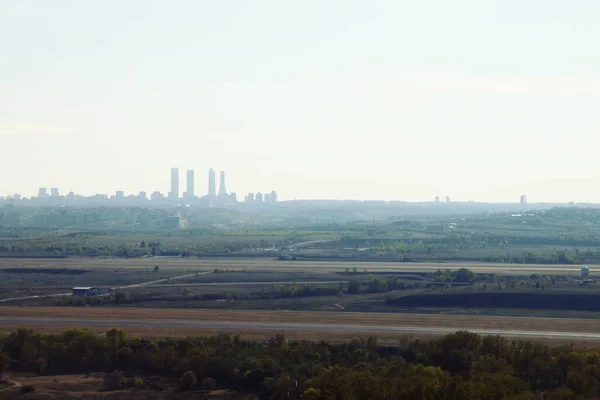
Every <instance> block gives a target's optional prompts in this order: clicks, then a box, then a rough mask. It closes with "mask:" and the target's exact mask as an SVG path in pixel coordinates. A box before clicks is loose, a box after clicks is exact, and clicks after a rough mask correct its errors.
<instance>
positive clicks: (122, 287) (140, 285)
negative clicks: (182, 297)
mask: <svg viewBox="0 0 600 400" xmlns="http://www.w3.org/2000/svg"><path fill="white" fill-rule="evenodd" d="M212 273H213V271H201V272H194V273H192V274H185V275H179V276H174V277H171V278H164V279H157V280H154V281H148V282H141V283H134V284H133V285H127V286H118V287H116V288H115V289H131V288H139V287H143V286H150V285H155V284H157V283H163V282H170V281H174V280H177V279H184V278H191V277H193V276H197V275H206V274H212ZM72 295H73V293H71V292H69V293H52V294H44V295H39V296H38V295H35V296H23V297H11V298H8V299H1V300H0V303H7V302H9V301H17V300H33V299H41V298H44V299H48V298H52V297H63V296H72ZM99 296H110V293H106V294H101V295H99Z"/></svg>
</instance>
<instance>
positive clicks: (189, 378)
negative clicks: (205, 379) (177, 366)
mask: <svg viewBox="0 0 600 400" xmlns="http://www.w3.org/2000/svg"><path fill="white" fill-rule="evenodd" d="M196 383H198V380H197V379H196V374H195V373H194V372H192V371H188V372H186V373H184V374H183V375H182V376H181V378H180V379H179V389H180V390H191V389H193V388H194V386H196Z"/></svg>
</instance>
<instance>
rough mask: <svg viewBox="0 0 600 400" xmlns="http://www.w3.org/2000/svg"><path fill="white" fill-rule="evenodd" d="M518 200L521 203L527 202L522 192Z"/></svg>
mask: <svg viewBox="0 0 600 400" xmlns="http://www.w3.org/2000/svg"><path fill="white" fill-rule="evenodd" d="M519 202H520V203H521V205H525V204H527V197H526V196H525V195H524V194H522V195H521V199H520V201H519Z"/></svg>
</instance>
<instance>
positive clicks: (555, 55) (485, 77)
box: [0, 0, 600, 202]
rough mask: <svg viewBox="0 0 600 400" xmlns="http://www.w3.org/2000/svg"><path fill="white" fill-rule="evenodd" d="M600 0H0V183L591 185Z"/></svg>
mask: <svg viewBox="0 0 600 400" xmlns="http://www.w3.org/2000/svg"><path fill="white" fill-rule="evenodd" d="M598 21H600V2H598V1H597V0H577V1H572V2H567V1H564V0H525V1H523V0H521V1H517V0H501V1H500V0H498V1H486V0H470V1H467V0H463V1H460V0H458V1H445V0H438V1H399V0H389V1H349V0H344V1H341V0H340V1H338V0H335V1H334V0H329V1H327V0H319V1H317V0H305V1H296V2H292V1H282V0H272V1H261V0H253V1H249V0H248V1H194V0H188V1H183V0H175V1H137V0H110V1H109V0H102V1H100V0H97V1H81V0H71V1H66V0H53V1H46V0H38V1H32V0H0V76H2V79H0V148H1V154H0V155H1V157H0V194H2V195H6V194H12V193H15V192H19V193H22V194H24V195H32V194H35V193H36V191H37V187H39V186H47V187H54V186H57V187H59V188H60V189H61V190H62V191H63V192H66V191H69V190H74V191H76V192H78V193H83V194H92V193H96V192H108V193H113V192H114V191H115V190H119V189H123V190H125V191H126V192H128V193H129V192H138V191H140V190H146V191H148V192H150V191H152V190H161V191H163V192H165V193H166V192H167V191H168V184H169V174H170V171H169V169H170V168H171V167H172V166H179V167H180V168H181V170H182V174H181V180H182V190H184V185H183V182H184V173H183V170H185V169H186V168H194V169H196V171H197V172H196V175H197V182H196V187H197V190H201V191H203V192H204V191H205V190H206V185H207V182H206V181H207V178H206V170H207V169H208V168H209V167H213V168H215V169H217V170H220V169H225V170H226V171H227V173H228V185H227V186H228V189H229V190H232V191H236V192H237V193H238V195H240V196H243V194H245V193H247V192H249V191H254V192H256V191H263V192H264V191H270V190H272V189H276V190H278V192H280V194H281V197H282V198H284V199H294V198H356V199H389V200H430V199H432V198H433V197H434V196H436V195H439V196H441V197H443V196H446V195H449V196H451V197H452V198H453V199H456V200H481V201H517V200H518V198H519V195H520V194H521V193H526V194H527V196H528V198H529V199H530V200H531V201H570V200H574V201H595V202H600V190H599V189H598V183H599V182H600V163H599V162H598V161H597V159H596V157H595V156H596V149H597V147H598V144H600V138H599V133H600V53H599V52H598V44H599V43H600V25H599V24H598Z"/></svg>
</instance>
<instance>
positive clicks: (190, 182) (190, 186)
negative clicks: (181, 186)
mask: <svg viewBox="0 0 600 400" xmlns="http://www.w3.org/2000/svg"><path fill="white" fill-rule="evenodd" d="M186 189H187V191H186V192H185V197H188V198H191V197H194V192H195V191H194V170H193V169H188V170H187V180H186Z"/></svg>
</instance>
